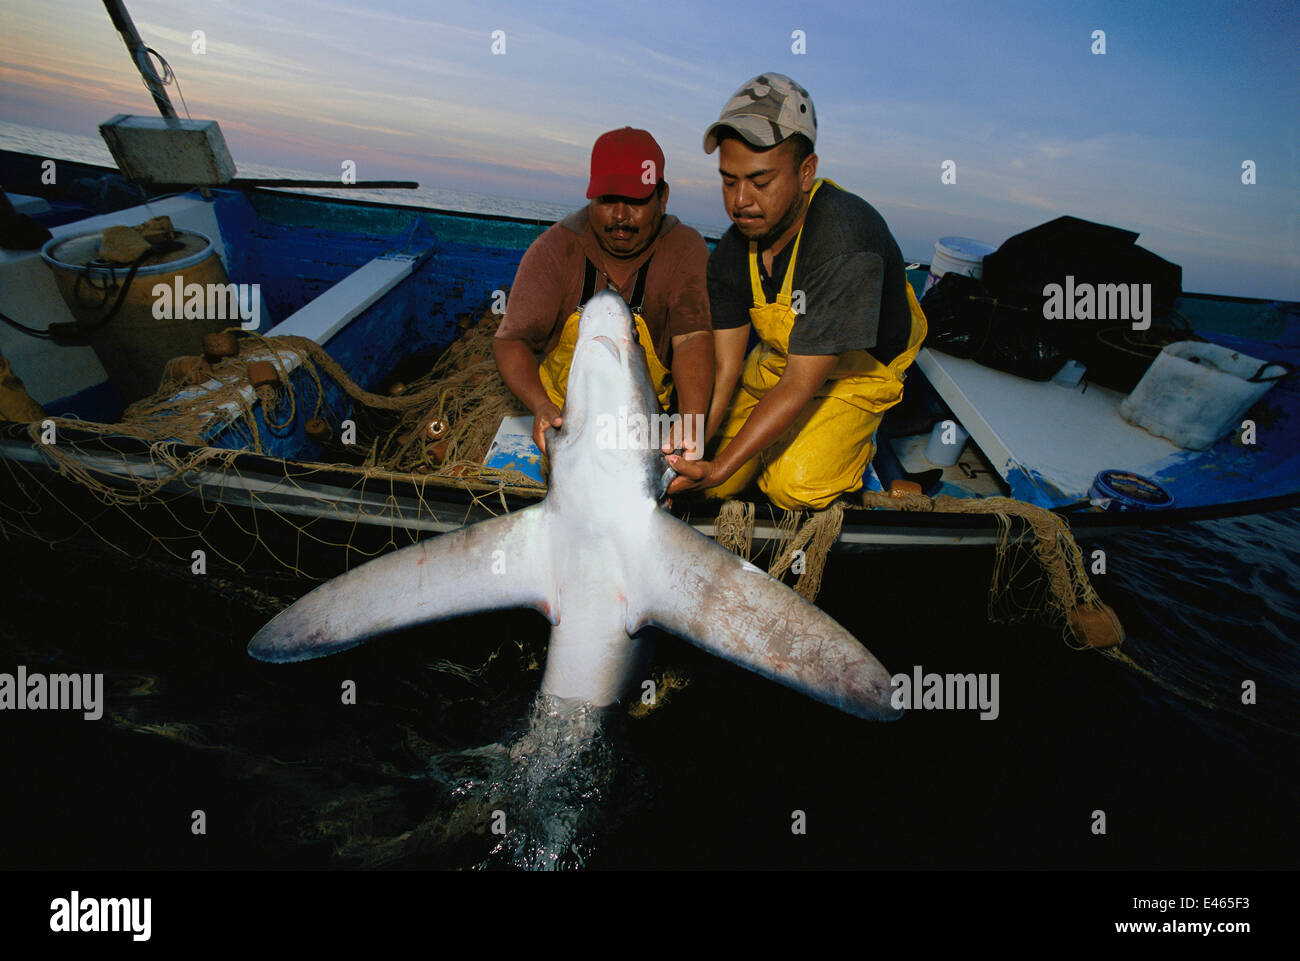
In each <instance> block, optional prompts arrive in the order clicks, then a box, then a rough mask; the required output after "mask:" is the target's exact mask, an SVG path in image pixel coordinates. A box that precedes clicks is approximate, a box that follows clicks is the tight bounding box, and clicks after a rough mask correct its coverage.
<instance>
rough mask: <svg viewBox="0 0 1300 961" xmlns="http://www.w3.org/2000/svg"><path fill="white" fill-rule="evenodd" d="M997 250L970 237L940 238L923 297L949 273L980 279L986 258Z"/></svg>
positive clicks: (935, 246) (922, 292)
mask: <svg viewBox="0 0 1300 961" xmlns="http://www.w3.org/2000/svg"><path fill="white" fill-rule="evenodd" d="M995 250H997V248H996V247H994V246H992V245H991V244H986V243H983V242H981V241H978V240H971V239H970V238H969V237H940V238H939V242H938V243H937V244H935V245H934V258H933V259H932V260H931V261H930V275H929V276H928V277H926V278H925V290H923V291H921V294H922V296H924V295H925V293H926V292H927V291H929V289H930V288H931V287H933V286H934V285H935V284H937V283H938V282H939V278H940V277H942V276H943V275H944V274H947V273H958V274H961V275H963V276H965V277H980V276H982V275H983V273H984V257H985V255H986V254H991V253H993V251H995Z"/></svg>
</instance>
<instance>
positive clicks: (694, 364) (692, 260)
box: [493, 127, 714, 460]
mask: <svg viewBox="0 0 1300 961" xmlns="http://www.w3.org/2000/svg"><path fill="white" fill-rule="evenodd" d="M587 197H588V199H589V201H590V202H589V203H588V204H587V205H586V206H585V207H583V208H581V209H580V210H578V211H577V212H575V213H573V214H571V215H570V216H568V217H566V218H564V219H563V220H561V221H560V222H559V223H557V224H555V225H554V226H552V227H551V228H550V229H549V230H547V231H546V232H545V233H543V234H542V235H541V236H540V237H538V238H537V239H536V240H535V241H533V243H532V245H531V246H530V247H529V248H528V250H527V252H526V253H525V254H524V257H523V260H522V261H521V262H520V264H519V270H518V272H516V274H515V282H514V285H513V286H512V287H511V289H510V298H509V300H508V302H507V304H506V314H505V317H503V318H502V320H501V325H500V326H499V327H498V328H497V333H496V338H495V340H494V341H493V349H494V353H495V355H496V361H497V367H498V368H499V369H500V371H501V377H502V379H503V380H504V381H505V382H506V386H508V387H509V388H510V389H511V391H513V392H514V394H515V396H516V397H518V398H519V399H520V400H521V401H522V402H523V403H524V404H526V405H527V406H528V409H529V410H531V411H532V412H533V440H534V441H535V442H536V443H537V446H538V447H539V448H541V449H543V450H544V449H545V444H546V428H547V427H559V426H560V425H561V424H562V423H563V415H562V409H563V407H564V396H565V390H566V387H567V384H568V378H569V366H570V364H571V363H572V361H573V351H574V347H575V345H576V344H577V338H578V317H579V315H580V313H581V308H582V306H583V305H584V304H585V303H586V302H587V301H588V300H589V299H590V298H591V297H592V295H593V294H594V293H595V292H596V291H598V290H604V289H607V288H608V289H610V290H613V291H614V292H616V293H617V294H618V295H619V296H621V297H622V298H623V299H624V300H626V301H627V302H628V306H629V307H630V308H631V310H632V316H633V322H634V323H635V325H636V331H637V338H638V340H639V341H640V343H641V346H642V347H643V348H645V352H646V362H647V365H648V367H649V373H650V379H651V381H652V383H653V384H654V388H655V393H656V394H657V395H658V397H659V402H660V404H661V405H663V407H664V409H665V410H667V408H668V405H669V402H670V398H671V396H672V395H673V394H674V393H675V394H676V398H677V410H678V412H679V413H681V415H682V417H681V418H674V429H673V436H672V437H671V438H670V439H669V441H668V443H669V445H670V446H669V449H670V450H675V449H684V450H685V452H686V454H687V456H688V457H689V458H690V459H692V460H694V459H698V458H699V457H700V456H701V455H702V453H703V438H701V437H699V436H698V435H699V433H700V432H699V431H697V430H691V431H690V436H687V437H682V436H681V435H682V426H681V425H683V424H686V425H694V424H696V423H697V422H698V423H702V422H703V420H704V415H705V412H706V410H707V409H708V403H709V391H710V390H711V389H712V387H713V377H714V374H713V338H712V337H711V336H710V335H709V331H710V326H709V300H708V292H707V286H706V283H705V268H706V265H707V263H708V258H709V248H708V247H707V246H706V245H705V243H704V238H703V237H701V236H700V235H699V233H698V232H697V231H695V230H694V229H692V228H691V227H688V226H686V225H685V224H683V223H681V222H680V221H679V220H678V219H677V218H676V217H674V216H672V215H670V214H667V213H666V212H665V208H666V206H667V204H668V181H666V180H665V179H664V155H663V151H662V150H661V149H660V148H659V144H658V143H656V142H655V139H654V137H652V136H651V135H650V134H649V133H648V132H647V131H645V130H637V129H634V128H632V127H623V128H622V129H620V130H611V131H609V132H608V133H605V134H602V135H601V136H600V137H599V138H597V140H596V143H595V146H593V147H592V150H591V179H590V181H589V182H588V185H587Z"/></svg>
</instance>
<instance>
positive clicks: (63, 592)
mask: <svg viewBox="0 0 1300 961" xmlns="http://www.w3.org/2000/svg"><path fill="white" fill-rule="evenodd" d="M1298 535H1300V511H1295V510H1292V511H1286V512H1282V513H1278V514H1274V515H1268V516H1257V517H1251V518H1243V519H1233V520H1223V521H1215V522H1207V523H1201V524H1196V525H1186V526H1181V527H1176V528H1169V529H1165V530H1159V531H1147V532H1141V533H1136V534H1132V535H1129V536H1126V537H1123V538H1116V539H1114V540H1111V541H1103V542H1096V543H1090V544H1089V547H1090V548H1096V547H1100V548H1102V549H1104V550H1105V551H1106V556H1107V566H1108V573H1107V574H1105V575H1103V576H1094V577H1093V582H1094V584H1095V585H1096V586H1097V588H1098V590H1099V592H1100V593H1101V595H1102V596H1103V598H1105V599H1106V600H1107V601H1108V602H1109V603H1111V604H1112V605H1113V606H1114V607H1115V609H1116V610H1117V612H1118V613H1119V615H1120V617H1121V619H1122V621H1123V623H1124V625H1125V627H1126V628H1127V631H1128V640H1127V641H1126V643H1125V644H1124V646H1123V650H1124V651H1125V652H1126V653H1127V656H1128V657H1130V658H1131V659H1132V661H1133V662H1135V663H1137V664H1139V665H1141V666H1142V667H1143V668H1145V670H1146V671H1149V672H1150V676H1149V675H1148V674H1146V673H1143V672H1142V671H1139V670H1135V669H1134V668H1132V667H1130V666H1127V665H1126V664H1123V663H1119V662H1117V661H1114V660H1111V659H1109V658H1106V657H1103V656H1101V655H1099V654H1097V653H1095V652H1080V651H1075V650H1071V649H1070V648H1069V647H1067V646H1066V645H1065V644H1064V643H1063V642H1062V640H1061V639H1060V636H1059V634H1058V633H1056V632H1055V631H1053V630H1051V629H1050V628H1048V627H1045V626H1035V625H1011V626H999V625H993V624H990V623H988V621H987V617H986V603H987V585H988V576H989V572H990V568H991V564H992V559H993V554H992V551H991V550H987V551H986V550H974V551H963V552H959V553H941V552H939V553H937V552H928V553H927V552H910V551H891V552H885V553H878V554H872V555H867V556H860V557H848V556H840V555H837V556H834V557H832V559H831V562H830V564H829V565H828V569H827V575H826V581H825V585H824V589H823V592H822V595H821V598H820V604H821V606H823V608H824V609H825V610H827V611H828V612H829V613H830V614H832V615H833V616H834V617H835V618H837V619H838V620H839V621H840V622H841V623H842V624H844V626H845V627H847V628H848V629H849V630H851V631H852V632H853V633H854V634H855V635H856V636H857V637H859V638H860V639H861V640H862V641H863V642H864V643H866V645H867V646H868V647H870V648H871V649H872V650H873V652H874V653H875V654H876V655H877V656H878V657H879V658H880V659H881V660H882V661H883V662H884V664H885V665H886V666H887V667H888V668H889V669H890V670H891V671H892V672H896V673H898V672H907V673H910V672H911V671H912V669H913V666H914V665H918V664H919V665H921V666H922V668H923V669H924V671H926V672H940V673H948V672H955V673H957V672H959V673H966V672H977V673H979V672H988V673H997V674H998V675H999V685H1000V686H999V692H1000V704H999V714H998V717H997V718H996V719H992V720H981V719H980V718H979V716H978V712H975V711H951V710H949V711H925V710H916V711H911V712H909V713H908V714H907V715H906V716H905V717H904V718H903V719H902V720H900V721H898V722H894V723H873V722H868V721H861V720H857V719H854V718H851V717H848V716H846V715H843V714H840V713H838V712H836V711H835V710H833V709H831V708H828V707H825V706H823V705H820V704H817V703H815V702H813V701H811V700H809V699H807V698H805V697H802V696H800V695H798V694H796V693H794V692H792V691H790V690H787V689H785V688H783V687H779V686H777V685H775V684H773V683H770V682H768V681H765V680H763V679H762V678H759V677H757V676H756V675H752V674H749V673H748V672H746V671H744V670H742V669H740V668H737V667H734V666H732V665H730V664H727V663H725V662H723V661H721V660H719V659H717V658H715V657H712V656H709V655H707V654H705V653H703V652H701V651H699V650H698V649H696V648H694V647H693V646H691V645H689V644H686V643H685V642H683V641H680V640H678V639H676V638H672V637H664V638H663V639H662V640H661V641H660V642H659V644H658V650H657V652H656V657H655V662H654V667H653V670H652V673H651V677H653V678H655V679H656V681H657V683H658V687H659V690H660V691H661V692H663V691H664V690H665V689H670V693H669V694H668V696H667V697H665V698H663V699H662V700H661V701H660V702H659V703H658V705H657V706H656V707H655V709H654V710H652V711H651V712H649V714H648V715H646V716H643V717H633V716H630V714H629V712H628V711H626V710H623V709H619V710H616V711H614V712H612V714H611V715H609V716H606V717H605V718H603V719H601V718H594V717H592V718H586V719H585V721H584V723H585V727H584V728H583V729H582V730H579V729H578V728H576V727H575V726H573V725H572V724H571V723H566V724H558V725H557V724H556V723H555V722H549V723H548V722H547V719H546V718H545V717H544V712H543V715H541V717H540V720H541V723H538V722H537V721H536V720H535V722H534V723H533V725H532V726H531V728H530V726H529V725H528V724H527V719H528V716H529V714H530V711H532V710H533V709H534V708H533V698H534V693H535V691H536V689H537V686H538V683H539V681H540V676H541V666H542V664H543V663H544V658H545V653H546V650H545V649H546V639H547V634H548V631H549V625H547V624H546V622H545V621H544V620H543V619H542V618H541V617H540V616H539V615H535V614H532V613H528V612H517V613H510V612H503V613H499V614H493V615H484V616H476V617H472V618H466V619H461V620H457V621H452V622H447V623H444V624H438V625H431V626H426V627H422V628H416V629H411V630H407V631H404V632H402V633H400V634H396V635H392V636H390V637H388V638H386V639H383V640H380V641H375V642H372V643H371V644H369V645H366V646H364V647H361V648H358V649H355V650H353V651H350V652H347V653H344V654H341V655H337V656H334V657H332V658H328V659H324V660H320V661H313V662H305V663H301V664H293V665H267V664H261V663H257V662H254V661H252V660H251V659H250V658H249V657H248V656H247V655H246V654H245V651H244V648H245V646H246V645H247V642H248V640H249V638H250V637H251V636H252V634H253V633H254V632H255V631H256V630H257V629H258V628H259V627H260V626H261V625H262V624H263V623H264V622H265V621H266V620H267V619H268V618H269V617H270V616H271V614H273V613H274V612H275V611H276V610H278V609H279V606H280V605H282V604H287V603H288V602H289V601H290V600H292V599H293V597H294V596H295V595H296V594H297V593H299V592H302V591H305V590H306V589H307V588H308V587H310V586H311V585H310V584H309V583H306V582H288V581H285V582H270V581H266V580H262V581H260V582H258V583H255V584H250V583H248V582H247V580H241V579H240V578H239V577H237V576H236V577H223V576H222V572H221V571H219V570H216V569H215V568H212V569H210V570H209V574H208V575H206V576H198V575H193V574H191V572H190V570H189V564H188V561H184V562H182V561H179V560H178V561H172V562H167V563H164V562H159V561H154V560H145V561H140V560H131V559H127V558H122V557H120V556H116V555H115V554H113V552H111V551H109V550H108V549H107V548H104V547H96V548H89V547H87V546H76V547H70V546H65V547H61V548H59V549H57V550H52V549H49V548H47V547H45V546H42V545H40V544H38V543H37V542H32V541H26V540H22V541H11V542H10V543H8V544H7V545H5V546H4V553H5V555H6V556H8V557H11V558H12V557H16V558H19V559H20V562H21V563H20V566H19V567H14V566H9V567H8V570H9V571H10V573H9V574H8V575H7V576H6V578H5V582H4V589H3V595H2V596H0V609H2V610H3V611H4V612H5V613H4V618H3V622H2V625H0V670H4V671H12V670H14V669H15V668H16V666H17V665H18V664H24V665H26V667H27V669H28V671H29V672H35V671H42V672H46V673H56V672H61V671H77V672H97V671H102V672H104V673H105V675H106V678H105V685H106V688H107V691H108V695H107V707H106V710H105V714H104V717H103V718H102V719H101V720H98V721H87V720H83V719H81V717H80V715H79V714H76V713H75V712H13V713H10V714H8V716H6V717H5V718H4V719H3V721H4V726H5V737H4V745H3V747H0V753H2V754H3V755H4V758H3V764H4V770H6V771H7V772H12V773H13V777H11V778H10V779H9V787H8V788H7V790H6V791H5V796H4V802H3V809H4V816H5V821H6V823H7V824H10V825H23V826H24V829H23V830H22V831H13V832H6V833H5V834H4V835H3V838H2V839H0V867H7V868H59V869H86V868H92V869H95V868H146V867H149V868H154V867H162V868H194V867H231V868H283V867H311V868H318V867H319V868H325V867H329V868H348V867H403V868H457V869H474V868H496V867H539V866H540V867H549V866H559V867H579V866H586V867H590V868H643V867H664V868H696V867H699V868H771V867H809V868H816V867H843V868H850V867H851V868H867V869H886V868H888V869H899V868H904V869H906V868H1062V869H1079V868H1126V869H1127V868H1137V869H1171V868H1182V869H1237V868H1247V869H1249V868H1290V867H1293V866H1294V865H1295V864H1296V863H1297V853H1298V852H1297V833H1296V830H1295V811H1296V802H1297V799H1298V795H1300V781H1298V779H1297V767H1296V758H1297V754H1296V745H1297V734H1296V732H1297V726H1298V725H1297V716H1296V705H1297V703H1298V702H1300V698H1298V697H1297V695H1298V694H1300V654H1298V653H1297V644H1296V640H1295V639H1296V638H1297V637H1298V636H1300V600H1298V599H1297V591H1296V586H1295V585H1296V578H1297V575H1298V574H1300V547H1298V546H1297V545H1300V536H1298ZM349 680H350V681H353V682H354V683H355V685H356V691H357V698H356V700H357V703H356V704H355V705H345V704H343V703H341V701H342V697H341V691H342V686H343V684H344V682H345V681H349ZM1245 680H1251V681H1253V682H1254V683H1255V685H1256V687H1257V691H1258V694H1257V700H1258V703H1257V704H1255V705H1243V704H1242V703H1241V687H1242V682H1243V681H1245ZM681 685H684V686H681ZM1211 705H1216V706H1211ZM597 728H598V729H599V730H597ZM525 732H528V735H527V736H528V738H531V740H527V739H525V740H527V743H526V747H527V750H523V749H521V748H520V747H519V744H520V739H521V738H522V737H523V736H524V734H525ZM512 749H513V752H514V754H516V755H517V756H521V757H523V760H522V761H521V760H518V759H516V760H515V761H511V760H510V756H509V755H510V753H511V751H512ZM196 810H201V811H203V812H204V814H205V816H206V827H207V834H206V835H204V836H196V835H194V834H193V833H192V832H191V819H192V816H193V812H194V811H196ZM497 811H501V812H504V813H503V815H502V814H496V813H494V812H497ZM1095 811H1103V812H1105V821H1106V833H1105V835H1104V836H1103V835H1097V834H1094V833H1093V832H1092V825H1093V823H1094V819H1095V817H1096V815H1095V814H1094V812H1095ZM795 812H803V818H802V822H803V823H804V824H805V825H806V833H804V834H796V833H794V832H793V831H792V825H794V823H795V819H796V818H797V817H798V815H796V814H795ZM494 818H495V819H496V821H495V823H496V824H497V826H498V827H499V828H501V829H504V830H505V832H506V833H505V834H504V835H500V834H493V833H492V826H493V823H494ZM503 818H504V820H503Z"/></svg>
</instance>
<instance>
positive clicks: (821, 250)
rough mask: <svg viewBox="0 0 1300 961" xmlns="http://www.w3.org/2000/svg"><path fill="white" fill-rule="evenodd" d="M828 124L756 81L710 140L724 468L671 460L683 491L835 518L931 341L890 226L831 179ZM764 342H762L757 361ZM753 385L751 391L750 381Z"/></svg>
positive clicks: (767, 77) (772, 82)
mask: <svg viewBox="0 0 1300 961" xmlns="http://www.w3.org/2000/svg"><path fill="white" fill-rule="evenodd" d="M816 142H817V114H816V112H815V111H814V110H813V103H812V98H811V97H810V96H809V95H808V91H807V90H805V89H804V88H803V87H801V86H799V84H797V83H795V82H794V81H793V80H791V79H790V78H789V77H787V76H784V75H782V74H779V73H766V74H761V75H759V76H757V77H755V78H753V79H752V80H749V81H747V82H746V83H745V84H744V86H742V87H741V88H740V89H739V90H737V91H736V93H735V94H734V95H733V96H732V98H731V99H730V100H729V101H728V102H727V105H726V106H725V107H724V108H723V111H722V115H721V116H720V117H719V118H718V120H717V122H715V123H714V124H712V125H711V126H710V127H709V129H708V130H707V131H706V132H705V134H704V152H705V153H713V152H714V151H715V150H718V149H719V147H720V148H721V151H720V153H719V155H718V157H719V159H718V172H719V174H720V175H721V177H722V197H723V202H724V203H725V204H726V207H727V213H728V214H729V215H730V216H731V220H732V224H733V226H732V227H731V229H730V230H728V231H727V233H726V234H724V235H723V237H722V239H721V240H720V241H718V245H717V247H716V248H715V249H714V251H713V253H712V254H711V255H710V258H709V266H708V286H709V300H710V309H711V315H712V322H713V327H714V351H715V356H716V358H717V381H716V383H715V385H714V389H713V400H712V405H711V407H710V409H709V415H708V421H707V426H706V429H705V436H706V437H709V436H711V435H712V434H713V433H714V432H715V431H716V432H718V435H719V442H718V445H717V452H716V453H715V454H714V455H713V457H712V459H711V460H708V461H705V460H697V461H696V462H695V463H683V462H682V461H681V459H680V458H678V457H672V456H670V457H669V464H670V465H671V466H673V467H675V468H677V470H678V473H679V474H681V476H680V477H678V478H676V479H675V480H674V481H673V482H672V484H671V485H670V486H669V489H668V490H669V493H677V492H679V491H685V490H689V489H691V488H694V487H701V488H704V489H705V493H706V494H708V495H709V496H711V497H719V498H723V497H734V496H736V495H738V494H739V493H741V492H742V491H743V490H744V489H745V488H746V487H747V486H748V485H749V484H750V483H751V482H753V481H756V482H757V484H758V487H759V489H760V490H762V491H763V493H764V494H766V495H767V496H768V498H769V499H770V500H771V501H772V502H773V503H774V504H776V505H777V506H779V507H784V508H787V509H791V510H793V509H801V508H813V509H816V510H820V509H823V508H825V507H827V506H829V505H830V504H831V502H832V501H834V500H835V499H836V498H837V497H839V496H840V495H841V494H844V493H847V492H851V491H856V490H858V489H859V488H860V487H861V486H862V475H863V472H864V471H865V470H866V467H867V464H869V463H870V462H871V458H872V456H873V455H874V454H875V432H876V429H877V428H878V427H879V426H880V422H881V418H882V415H883V414H884V412H885V411H886V410H888V409H889V408H890V407H892V406H894V405H895V404H897V403H898V402H899V401H900V400H901V399H902V396H903V378H904V376H905V371H906V369H907V367H908V366H910V365H911V363H912V361H913V360H914V359H915V358H916V354H917V351H919V350H920V349H921V342H922V341H923V340H924V338H925V332H926V325H925V315H924V314H923V313H922V312H921V308H920V306H919V304H918V303H917V300H916V295H915V294H914V293H913V291H912V287H911V285H910V284H909V283H908V282H907V276H906V273H905V270H904V264H903V258H902V254H901V253H900V252H899V249H898V244H897V242H896V241H895V240H894V237H893V235H891V234H890V232H889V228H888V227H887V226H886V225H885V221H884V219H883V218H882V217H881V216H880V214H879V213H877V211H876V209H875V208H874V207H872V206H871V205H870V204H869V203H867V202H866V201H865V200H863V199H862V198H861V197H858V196H856V195H854V194H851V193H849V192H848V191H846V190H843V189H841V188H840V187H839V186H838V185H837V184H836V183H835V182H834V181H831V180H823V179H818V177H817V154H816V153H814V152H813V149H814V146H815V144H816ZM751 331H752V332H753V333H754V334H756V335H757V338H758V344H757V345H756V346H755V347H754V349H753V350H752V351H750V352H749V353H748V356H747V355H746V349H747V347H748V344H749V340H750V334H751ZM737 384H739V386H737Z"/></svg>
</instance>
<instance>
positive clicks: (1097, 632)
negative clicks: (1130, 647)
mask: <svg viewBox="0 0 1300 961" xmlns="http://www.w3.org/2000/svg"><path fill="white" fill-rule="evenodd" d="M1070 628H1071V630H1073V631H1074V634H1075V636H1077V637H1080V638H1082V639H1083V642H1084V643H1085V644H1087V645H1088V646H1089V647H1095V648H1102V647H1114V646H1115V645H1117V644H1123V643H1124V637H1125V634H1124V625H1123V624H1121V623H1120V622H1119V615H1118V614H1116V613H1115V609H1114V608H1113V607H1111V606H1110V605H1109V604H1101V605H1100V606H1099V607H1097V608H1095V609H1094V608H1091V607H1080V608H1077V609H1076V610H1073V611H1071V612H1070Z"/></svg>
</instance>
